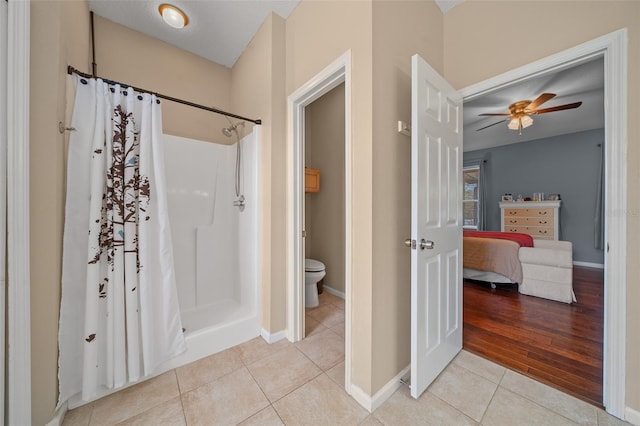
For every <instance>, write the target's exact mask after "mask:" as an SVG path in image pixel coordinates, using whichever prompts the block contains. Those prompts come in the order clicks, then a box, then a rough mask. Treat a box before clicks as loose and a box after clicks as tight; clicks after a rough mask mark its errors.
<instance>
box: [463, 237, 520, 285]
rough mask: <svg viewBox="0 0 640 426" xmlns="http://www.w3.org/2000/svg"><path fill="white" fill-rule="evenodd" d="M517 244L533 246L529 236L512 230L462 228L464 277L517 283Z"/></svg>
mask: <svg viewBox="0 0 640 426" xmlns="http://www.w3.org/2000/svg"><path fill="white" fill-rule="evenodd" d="M520 247H533V238H532V237H531V236H530V235H526V234H519V233H514V232H486V231H464V233H463V262H462V263H463V275H464V277H465V278H468V279H475V280H481V281H488V282H491V283H521V282H522V264H521V263H520V259H519V257H518V254H519V250H520Z"/></svg>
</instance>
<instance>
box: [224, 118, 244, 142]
mask: <svg viewBox="0 0 640 426" xmlns="http://www.w3.org/2000/svg"><path fill="white" fill-rule="evenodd" d="M240 126H242V127H244V121H240V122H238V123H236V124H233V123H231V126H229V127H225V128H224V129H222V134H223V135H225V136H226V137H228V138H230V137H231V136H232V135H233V133H232V132H235V133H236V135H237V134H238V130H237V129H238V127H240Z"/></svg>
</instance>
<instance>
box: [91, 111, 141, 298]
mask: <svg viewBox="0 0 640 426" xmlns="http://www.w3.org/2000/svg"><path fill="white" fill-rule="evenodd" d="M113 121H114V123H115V127H116V129H117V130H116V131H115V132H114V135H113V145H112V147H113V148H112V158H113V161H112V163H111V167H110V168H109V170H108V171H107V184H106V192H105V193H104V194H103V202H102V217H101V219H100V220H101V224H100V245H99V246H100V251H98V252H96V254H95V257H94V258H93V259H92V260H90V261H89V264H93V263H97V262H98V261H99V260H100V257H101V255H102V254H103V253H104V252H106V253H107V261H108V262H109V264H113V255H114V250H115V248H116V247H120V246H124V242H125V241H124V232H123V231H119V232H118V234H117V236H116V235H115V233H114V226H113V225H114V224H116V225H122V226H124V224H125V223H137V222H138V220H139V219H138V218H139V212H142V213H144V217H143V220H145V221H146V220H149V219H151V217H150V216H149V214H148V213H147V207H148V205H149V201H150V199H149V197H150V196H151V187H150V183H149V177H148V176H143V175H141V174H140V167H139V161H138V158H139V156H140V141H139V138H138V134H139V132H138V131H135V121H134V120H133V113H128V114H127V113H125V112H124V111H123V110H122V106H120V105H118V106H117V107H116V108H115V109H114V111H113ZM129 125H131V126H133V128H134V131H133V132H132V133H133V135H132V137H127V127H128V126H129ZM105 145H106V144H105ZM105 149H106V146H105ZM104 154H105V151H104V150H101V149H96V150H95V151H94V156H95V155H104ZM128 169H131V170H133V173H125V172H126V171H127V170H128ZM114 209H115V213H117V216H116V217H118V218H121V220H114V221H113V222H110V221H109V220H108V217H109V213H110V212H113V211H114ZM137 240H138V236H137V233H136V237H135V240H134V241H135V242H136V243H137ZM135 253H136V255H137V254H138V248H137V245H136V248H135ZM136 257H137V268H138V271H139V270H140V266H141V265H140V258H139V256H136ZM105 280H106V281H108V280H107V279H105ZM102 286H103V287H102V288H101V289H100V293H101V294H104V284H102ZM101 297H104V296H101Z"/></svg>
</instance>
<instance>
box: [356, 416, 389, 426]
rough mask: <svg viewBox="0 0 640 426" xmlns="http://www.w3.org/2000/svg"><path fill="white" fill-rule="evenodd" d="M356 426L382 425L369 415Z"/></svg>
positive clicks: (382, 424)
mask: <svg viewBox="0 0 640 426" xmlns="http://www.w3.org/2000/svg"><path fill="white" fill-rule="evenodd" d="M358 426H384V423H382V422H381V421H380V420H378V419H377V418H376V416H374V415H373V414H369V415H368V416H367V418H366V419H364V420H363V421H362V423H360V424H359V425H358Z"/></svg>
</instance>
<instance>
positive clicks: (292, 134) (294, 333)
mask: <svg viewBox="0 0 640 426" xmlns="http://www.w3.org/2000/svg"><path fill="white" fill-rule="evenodd" d="M342 83H344V85H345V91H344V92H345V93H344V106H345V129H344V132H345V135H344V142H345V146H344V155H345V158H344V164H345V188H344V189H345V212H344V224H345V253H344V255H345V271H344V282H345V376H344V378H345V390H346V391H347V393H349V394H351V285H352V272H351V270H352V268H351V265H352V263H353V257H352V238H351V232H352V228H353V216H352V178H351V176H352V167H351V164H352V158H353V149H352V140H351V50H347V51H346V52H345V53H343V54H342V55H341V56H340V57H339V58H337V59H336V60H335V61H333V62H332V63H331V64H330V65H328V66H327V67H326V68H325V69H323V70H322V71H320V72H319V73H318V74H316V75H315V76H314V77H312V78H311V79H310V80H309V81H307V82H306V83H305V84H303V85H302V86H301V87H300V88H298V89H297V90H296V91H294V92H293V93H292V94H291V95H289V97H288V99H287V234H286V239H287V251H286V253H287V330H286V335H287V339H289V340H290V341H291V342H297V341H299V340H301V339H303V338H304V239H303V237H302V231H303V224H304V138H305V122H304V121H305V108H306V107H307V106H308V105H309V104H311V103H312V102H314V101H315V100H317V99H318V98H320V97H321V96H323V95H324V94H326V93H328V92H329V91H331V90H332V89H334V88H335V87H337V86H339V85H340V84H342Z"/></svg>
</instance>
